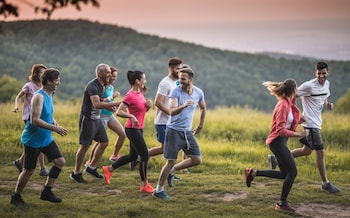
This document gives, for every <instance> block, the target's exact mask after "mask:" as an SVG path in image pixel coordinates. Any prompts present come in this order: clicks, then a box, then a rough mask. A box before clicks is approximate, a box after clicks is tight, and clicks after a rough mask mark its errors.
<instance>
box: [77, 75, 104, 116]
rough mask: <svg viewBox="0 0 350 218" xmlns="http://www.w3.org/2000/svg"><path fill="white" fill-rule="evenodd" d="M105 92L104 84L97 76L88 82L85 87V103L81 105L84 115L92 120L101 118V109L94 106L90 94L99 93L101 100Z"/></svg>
mask: <svg viewBox="0 0 350 218" xmlns="http://www.w3.org/2000/svg"><path fill="white" fill-rule="evenodd" d="M103 92H104V90H103V86H102V85H101V84H100V82H99V81H98V80H97V79H96V78H95V79H93V80H91V81H90V82H88V84H87V85H86V87H85V91H84V99H83V104H82V106H81V114H82V115H84V116H86V117H88V118H90V119H92V120H97V119H99V118H100V114H101V109H96V108H94V107H93V105H92V102H91V98H90V96H93V95H98V96H99V98H100V101H101V99H102V97H103Z"/></svg>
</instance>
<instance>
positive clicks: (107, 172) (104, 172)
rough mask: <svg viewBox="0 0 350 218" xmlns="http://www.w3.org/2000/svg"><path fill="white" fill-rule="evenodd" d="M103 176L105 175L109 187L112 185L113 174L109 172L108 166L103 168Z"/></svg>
mask: <svg viewBox="0 0 350 218" xmlns="http://www.w3.org/2000/svg"><path fill="white" fill-rule="evenodd" d="M102 169H103V174H104V175H105V181H106V184H107V185H110V184H111V178H112V172H110V171H109V170H108V166H103V167H102Z"/></svg>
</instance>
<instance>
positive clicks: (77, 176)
mask: <svg viewBox="0 0 350 218" xmlns="http://www.w3.org/2000/svg"><path fill="white" fill-rule="evenodd" d="M69 178H70V179H71V180H73V181H76V182H77V183H84V184H86V183H87V181H86V180H85V179H84V178H83V175H82V174H81V173H78V174H74V172H72V173H71V174H70V175H69Z"/></svg>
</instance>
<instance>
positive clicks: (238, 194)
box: [202, 191, 248, 201]
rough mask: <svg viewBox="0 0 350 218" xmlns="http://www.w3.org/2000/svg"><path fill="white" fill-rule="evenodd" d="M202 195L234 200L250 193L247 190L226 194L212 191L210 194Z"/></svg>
mask: <svg viewBox="0 0 350 218" xmlns="http://www.w3.org/2000/svg"><path fill="white" fill-rule="evenodd" d="M202 196H203V197H205V198H207V199H208V200H212V199H219V200H222V201H233V200H237V199H244V198H246V197H247V196H248V194H247V192H245V191H238V192H232V193H225V194H217V193H210V194H203V195H202Z"/></svg>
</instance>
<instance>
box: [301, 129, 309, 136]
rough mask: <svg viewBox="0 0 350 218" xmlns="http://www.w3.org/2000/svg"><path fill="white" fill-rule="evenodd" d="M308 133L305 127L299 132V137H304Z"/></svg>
mask: <svg viewBox="0 0 350 218" xmlns="http://www.w3.org/2000/svg"><path fill="white" fill-rule="evenodd" d="M309 133H310V130H309V129H305V130H304V131H302V132H300V137H306V136H308V135H309Z"/></svg>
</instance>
